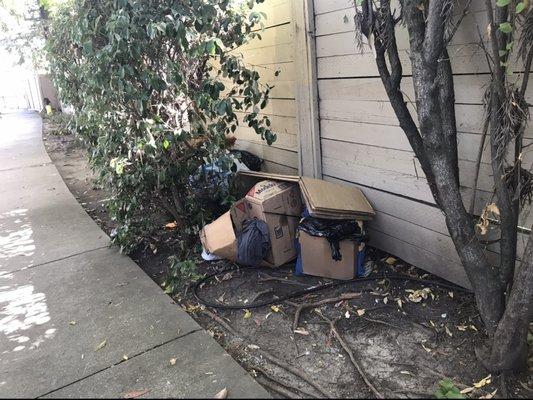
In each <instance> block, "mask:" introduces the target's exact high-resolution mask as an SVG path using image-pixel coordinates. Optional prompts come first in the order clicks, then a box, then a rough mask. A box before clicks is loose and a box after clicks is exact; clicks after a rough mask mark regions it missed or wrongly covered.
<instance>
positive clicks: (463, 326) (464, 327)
mask: <svg viewBox="0 0 533 400" xmlns="http://www.w3.org/2000/svg"><path fill="white" fill-rule="evenodd" d="M456 328H457V329H458V330H460V331H461V332H464V331H466V329H467V328H468V326H466V325H457V326H456Z"/></svg>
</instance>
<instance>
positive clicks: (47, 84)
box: [39, 75, 61, 110]
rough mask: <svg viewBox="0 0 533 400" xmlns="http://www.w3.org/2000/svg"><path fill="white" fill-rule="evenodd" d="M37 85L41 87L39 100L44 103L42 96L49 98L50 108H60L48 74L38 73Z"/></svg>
mask: <svg viewBox="0 0 533 400" xmlns="http://www.w3.org/2000/svg"><path fill="white" fill-rule="evenodd" d="M39 85H40V88H41V96H42V99H41V101H42V102H43V104H44V98H47V99H48V100H50V105H51V106H52V108H55V109H56V110H60V109H61V104H60V102H59V97H58V94H57V90H56V88H55V87H54V86H53V85H52V81H51V80H50V76H48V75H39Z"/></svg>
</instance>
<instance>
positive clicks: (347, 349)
mask: <svg viewBox="0 0 533 400" xmlns="http://www.w3.org/2000/svg"><path fill="white" fill-rule="evenodd" d="M316 314H318V315H319V316H320V317H321V318H322V319H323V320H325V321H326V322H328V323H329V326H330V329H331V333H333V335H334V336H335V338H336V339H337V341H338V342H339V343H340V345H341V346H342V348H343V349H344V351H345V352H346V353H348V356H349V357H350V361H351V362H352V364H353V366H354V367H355V369H356V370H357V372H358V373H359V375H360V376H361V378H362V379H363V381H364V382H365V384H366V386H368V388H369V389H370V390H371V391H372V393H374V395H375V396H376V398H378V399H384V397H383V395H382V394H381V393H380V392H379V391H378V390H377V389H376V388H375V387H374V385H372V382H370V380H369V379H368V377H367V376H366V373H365V372H364V371H363V368H361V366H360V365H359V363H358V362H357V360H356V359H355V356H354V354H353V351H352V350H351V349H350V347H349V346H348V344H347V343H346V342H345V341H344V339H343V338H342V336H341V334H340V333H339V331H338V330H337V327H336V326H335V323H336V322H337V321H338V320H339V318H337V319H334V320H330V319H329V318H327V317H326V316H324V315H323V314H322V313H320V312H316Z"/></svg>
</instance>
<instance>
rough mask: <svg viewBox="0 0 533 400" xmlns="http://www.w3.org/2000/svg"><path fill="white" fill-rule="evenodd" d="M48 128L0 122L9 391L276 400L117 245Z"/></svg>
mask: <svg viewBox="0 0 533 400" xmlns="http://www.w3.org/2000/svg"><path fill="white" fill-rule="evenodd" d="M41 126H42V125H41V119H40V117H39V115H38V114H35V113H24V114H10V115H3V116H2V117H1V118H0V354H1V357H0V397H1V398H6V397H10V398H12V397H62V398H64V397H101V398H106V397H107V398H110V397H111V398H117V397H124V396H126V397H127V396H134V395H138V394H140V393H143V394H142V395H141V396H139V397H153V398H157V397H196V398H198V397H212V396H214V395H215V394H216V393H218V392H219V391H220V390H222V389H223V388H227V389H228V394H229V397H247V398H258V397H268V393H267V392H266V391H265V390H264V389H263V388H262V387H261V386H260V385H259V384H258V383H256V382H255V381H254V380H253V379H252V378H251V377H250V376H249V375H248V374H247V372H246V371H245V370H244V369H242V368H241V367H240V366H239V365H238V364H237V363H236V362H235V361H234V360H233V359H232V358H231V357H230V356H229V355H228V354H227V353H226V352H225V351H224V350H223V349H222V348H221V347H220V346H218V344H217V343H216V342H215V341H214V340H213V339H212V338H211V337H210V336H209V335H208V334H207V333H206V332H205V331H204V330H203V329H202V328H201V327H200V326H199V325H198V324H197V323H196V322H195V321H194V320H193V319H192V318H191V317H189V315H187V313H185V312H184V311H183V310H181V308H179V307H177V306H176V304H175V303H174V302H173V301H172V300H171V299H170V298H169V297H168V296H167V295H165V294H164V293H163V292H162V290H161V289H160V288H159V287H158V286H157V284H155V283H154V282H153V281H152V280H151V279H150V278H149V277H148V276H147V275H146V274H145V273H144V272H143V271H142V270H141V269H140V268H139V267H138V266H137V265H136V264H135V263H134V262H133V261H131V260H130V259H129V258H128V257H125V256H123V255H121V254H119V253H118V252H117V250H116V249H114V248H109V247H108V244H109V238H108V237H107V236H106V234H105V233H104V232H102V231H101V230H100V228H99V227H98V226H97V225H96V224H95V223H94V222H93V221H92V219H91V218H90V217H89V216H88V215H87V214H86V213H85V211H84V210H83V209H82V208H81V206H80V205H79V204H78V203H77V201H76V199H75V198H74V197H73V196H72V194H71V193H70V192H69V191H68V189H67V187H66V186H65V184H64V183H63V181H62V179H61V177H60V176H59V174H58V172H57V170H56V168H55V167H54V165H53V164H52V163H51V161H50V159H49V157H48V155H47V154H46V152H45V150H44V147H43V144H42V138H41V133H42V132H41V130H42V128H41ZM172 358H175V359H176V360H177V362H176V364H175V365H173V366H172V365H170V362H169V360H170V359H172Z"/></svg>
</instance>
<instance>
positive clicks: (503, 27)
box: [498, 22, 513, 34]
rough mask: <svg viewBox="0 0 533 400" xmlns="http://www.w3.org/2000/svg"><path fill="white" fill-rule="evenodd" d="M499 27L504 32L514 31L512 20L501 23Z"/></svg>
mask: <svg viewBox="0 0 533 400" xmlns="http://www.w3.org/2000/svg"><path fill="white" fill-rule="evenodd" d="M498 29H499V30H500V31H501V32H503V33H507V34H509V33H511V32H512V31H513V26H512V25H511V23H510V22H504V23H501V24H500V26H499V27H498Z"/></svg>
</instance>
